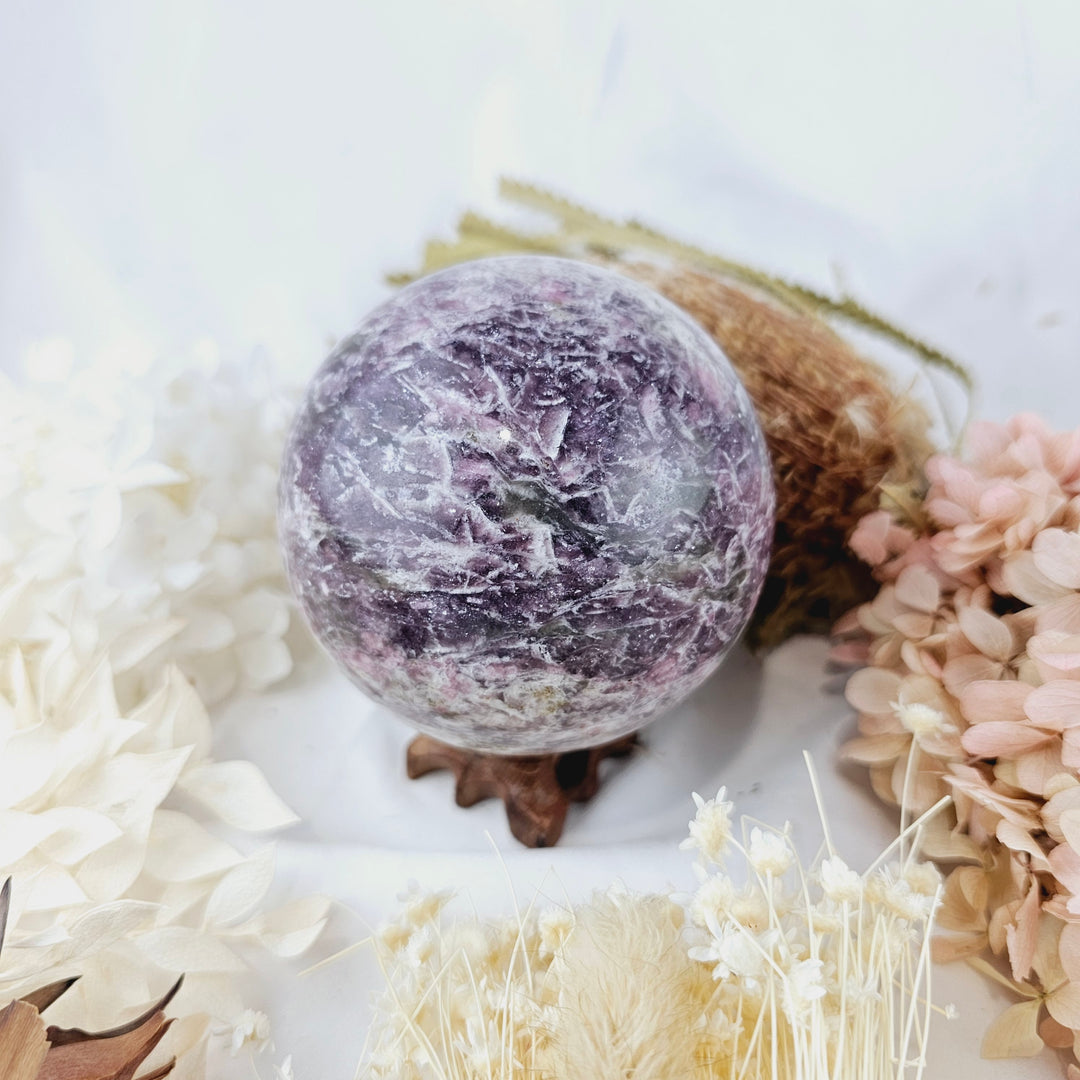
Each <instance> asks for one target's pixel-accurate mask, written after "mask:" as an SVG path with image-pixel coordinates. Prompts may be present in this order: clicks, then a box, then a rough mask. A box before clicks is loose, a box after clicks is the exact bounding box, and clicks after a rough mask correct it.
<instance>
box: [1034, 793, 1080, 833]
mask: <svg viewBox="0 0 1080 1080" xmlns="http://www.w3.org/2000/svg"><path fill="white" fill-rule="evenodd" d="M1069 810H1076V811H1080V784H1076V785H1073V786H1072V787H1067V788H1064V789H1063V790H1062V791H1058V792H1056V793H1055V794H1053V795H1051V796H1050V798H1049V799H1047V800H1046V805H1045V806H1044V807H1043V808H1042V821H1043V827H1044V828H1045V829H1046V831H1047V833H1049V835H1050V837H1051V838H1052V839H1054V840H1056V841H1057V842H1058V843H1059V844H1060V843H1062V842H1063V841H1064V840H1065V833H1064V832H1063V831H1062V828H1061V818H1062V816H1063V815H1064V814H1065V813H1066V812H1067V811H1069Z"/></svg>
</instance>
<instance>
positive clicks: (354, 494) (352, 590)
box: [279, 256, 773, 754]
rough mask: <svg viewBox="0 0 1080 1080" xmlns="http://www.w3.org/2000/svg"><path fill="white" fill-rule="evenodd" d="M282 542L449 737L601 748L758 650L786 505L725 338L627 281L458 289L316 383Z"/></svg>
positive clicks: (310, 593)
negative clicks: (745, 648)
mask: <svg viewBox="0 0 1080 1080" xmlns="http://www.w3.org/2000/svg"><path fill="white" fill-rule="evenodd" d="M279 518H280V531H281V539H282V544H283V549H284V553H285V559H286V565H287V569H288V575H289V578H290V581H291V582H292V586H293V588H294V590H295V592H296V594H297V596H298V597H299V599H300V601H301V603H302V605H303V608H304V611H305V613H306V615H307V618H308V621H309V622H310V624H311V627H312V629H313V630H314V632H315V634H316V636H317V637H318V638H319V639H320V640H321V641H322V643H323V645H324V646H325V647H326V648H327V649H328V650H329V652H330V654H331V655H332V656H333V657H334V659H335V660H336V661H337V662H338V663H339V664H340V665H341V667H342V668H343V669H344V670H345V672H347V674H348V675H349V676H350V677H351V678H352V679H353V680H354V681H355V682H356V683H357V684H358V685H359V686H360V687H361V688H362V689H363V690H365V691H366V692H367V693H368V694H369V695H370V696H371V697H373V698H375V699H377V700H378V701H381V702H384V703H385V704H386V705H387V706H389V707H390V708H391V709H393V710H394V711H395V712H397V713H399V714H401V715H402V716H403V717H405V718H407V719H408V720H410V721H411V722H412V723H413V724H414V725H415V726H416V727H418V728H420V729H421V730H423V731H425V732H428V733H429V734H431V735H434V736H435V737H436V738H439V739H442V740H444V741H446V742H449V743H453V744H456V745H458V746H463V747H467V748H472V749H477V750H487V751H494V752H496V753H505V754H526V753H543V752H551V751H557V750H572V749H578V748H582V747H586V746H596V745H599V744H601V743H604V742H606V741H608V740H611V739H615V738H618V737H620V736H622V735H625V734H628V733H630V732H631V731H634V730H636V729H638V728H640V727H641V726H642V725H643V724H644V723H646V722H647V721H649V720H650V719H652V718H653V717H655V716H656V715H658V714H659V713H661V712H663V711H664V710H666V709H668V708H670V707H671V706H673V705H674V704H676V703H677V702H678V701H680V700H681V699H682V698H684V697H685V696H686V695H687V694H689V693H690V692H691V691H692V690H693V689H694V688H695V687H696V686H698V685H699V684H700V683H701V682H702V681H703V680H704V679H705V678H706V677H707V676H708V675H709V674H710V673H711V672H712V671H713V670H714V669H715V668H716V666H717V665H718V664H719V662H720V660H721V658H722V657H723V655H724V653H725V652H726V651H727V649H728V648H729V647H730V645H731V644H732V642H733V641H734V640H735V639H736V637H737V636H738V635H739V633H740V632H741V630H742V629H743V627H744V625H745V623H746V621H747V619H748V618H749V616H750V613H751V611H752V609H753V606H754V603H755V601H756V599H757V595H758V592H759V589H760V587H761V583H762V581H763V579H764V575H765V569H766V565H767V562H768V557H769V547H770V542H771V537H772V527H773V486H772V473H771V471H770V467H769V461H768V455H767V452H766V450H765V445H764V442H763V439H762V435H761V431H760V429H759V427H758V424H757V420H756V417H755V415H754V412H753V409H752V407H751V405H750V402H749V400H748V399H747V396H746V393H745V392H744V390H743V388H742V386H741V384H740V383H739V381H738V378H737V377H736V375H735V373H734V371H733V370H732V368H731V366H730V364H729V363H728V362H727V360H726V359H725V358H724V356H723V354H722V353H721V352H720V351H719V349H718V348H717V347H716V345H715V344H714V343H713V342H712V340H711V339H710V338H709V337H707V335H706V334H705V333H704V332H703V331H702V330H701V329H700V328H699V327H698V326H697V325H696V324H695V323H694V322H692V321H691V320H690V319H689V317H687V316H686V315H684V314H683V313H682V312H681V311H679V310H678V309H677V308H676V307H674V306H673V305H672V304H670V303H669V302H668V301H666V300H665V299H663V298H662V297H660V296H658V295H657V294H655V293H654V292H652V291H651V290H649V289H647V288H645V287H644V286H642V285H639V284H637V283H636V282H633V281H630V280H628V279H626V278H623V277H622V276H620V275H617V274H614V273H612V272H610V271H607V270H603V269H599V268H595V267H592V266H589V265H586V264H583V263H577V262H573V261H570V260H565V259H555V258H546V257H539V256H522V257H511V258H496V259H483V260H479V261H477V262H472V263H466V264H463V265H460V266H456V267H453V268H451V269H449V270H444V271H442V272H441V273H437V274H434V275H432V276H431V277H428V278H424V279H423V280H421V281H418V282H416V283H415V284H413V285H410V286H409V287H408V288H406V289H404V290H402V291H401V292H400V293H398V294H397V295H396V296H395V297H394V298H393V299H391V300H390V301H388V302H387V303H385V304H383V305H382V306H381V307H379V308H377V309H376V310H375V311H374V312H372V314H371V315H369V316H368V318H367V319H366V320H365V321H364V322H363V323H362V324H361V326H360V328H359V329H358V330H357V331H356V333H354V334H353V335H352V336H351V337H350V338H348V339H346V340H345V341H344V342H343V343H342V344H341V345H339V346H338V348H337V349H336V350H335V351H334V352H333V353H332V354H331V356H330V357H329V359H328V360H327V361H326V362H325V363H324V364H323V366H322V367H321V368H320V369H319V371H318V373H317V374H316V375H315V377H314V379H313V380H312V382H311V384H310V386H309V387H308V389H307V393H306V397H305V399H304V402H303V404H302V406H301V408H300V411H299V414H298V416H297V418H296V421H295V424H294V426H293V429H292V432H291V435H290V438H289V441H288V445H287V448H286V451H285V457H284V463H283V468H282V475H281V489H280V512H279Z"/></svg>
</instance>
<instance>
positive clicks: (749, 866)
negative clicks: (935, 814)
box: [681, 773, 942, 1080]
mask: <svg viewBox="0 0 1080 1080" xmlns="http://www.w3.org/2000/svg"><path fill="white" fill-rule="evenodd" d="M811 776H813V773H811ZM815 784H816V780H815ZM700 809H701V811H703V812H705V813H707V814H708V813H709V812H710V811H709V808H708V807H707V806H702V807H701V808H700ZM936 809H937V808H935V810H936ZM923 824H924V822H923V820H920V822H918V823H916V824H915V825H913V826H910V827H909V828H908V829H907V830H906V832H905V833H904V834H903V835H902V836H901V838H900V839H899V840H898V841H897V843H896V844H895V845H894V848H895V849H896V851H897V858H896V861H895V862H893V863H891V864H887V865H886V858H887V857H888V856H889V855H890V854H891V852H886V853H884V854H883V855H882V857H881V858H880V859H879V860H878V863H877V864H875V866H873V867H871V869H870V870H869V871H867V873H866V874H864V875H860V874H858V873H856V872H855V871H854V870H852V869H851V868H850V867H849V866H848V865H847V863H845V862H844V860H843V859H842V858H841V857H840V856H839V855H838V854H837V853H836V852H835V851H834V850H832V848H831V846H830V845H827V847H826V850H825V851H824V852H823V853H822V854H821V855H820V856H819V858H818V859H817V860H816V861H815V862H814V863H812V864H811V865H810V866H809V867H808V868H804V867H803V866H802V864H801V863H800V860H799V857H798V853H797V851H796V849H795V846H794V844H793V843H792V840H791V836H790V827H789V826H787V825H785V826H784V828H783V829H781V830H777V829H768V828H762V827H759V826H756V825H749V824H747V823H744V825H743V839H742V842H741V843H740V842H739V841H737V840H735V839H732V840H730V842H729V845H728V848H729V851H730V852H731V853H732V855H733V856H741V861H742V862H743V863H744V864H745V871H748V872H749V882H748V884H746V885H744V886H743V887H742V888H741V889H737V888H736V885H735V882H734V881H733V880H732V878H731V877H730V876H729V875H728V873H727V870H726V865H725V864H724V863H716V864H715V868H714V869H712V870H711V871H709V870H708V869H707V867H706V865H705V864H704V863H703V862H702V861H701V860H699V861H698V866H697V871H698V878H699V881H700V885H699V887H698V889H697V891H696V893H695V894H694V895H693V896H690V897H683V898H681V899H682V902H683V904H684V906H685V909H686V912H687V923H688V926H687V931H686V934H687V939H688V941H689V942H690V946H691V948H690V956H691V957H692V958H693V959H694V960H697V961H699V962H700V963H703V964H707V965H709V967H710V969H711V972H712V977H713V978H714V979H715V980H717V981H718V984H719V985H720V986H721V987H722V994H721V998H722V1000H723V1001H724V1002H727V1003H728V1004H727V1008H728V1009H729V1017H728V1018H729V1019H730V1020H734V1019H735V1016H736V1014H732V1013H730V1010H731V1009H737V1017H738V1020H739V1022H740V1024H741V1033H740V1037H739V1048H738V1053H739V1055H740V1058H741V1061H742V1062H744V1063H745V1062H746V1061H751V1062H752V1065H750V1066H748V1068H749V1072H748V1073H747V1074H746V1075H749V1076H769V1075H772V1074H771V1073H770V1071H769V1070H770V1069H771V1068H772V1064H773V1062H774V1061H775V1060H776V1059H777V1054H780V1055H781V1056H782V1057H783V1059H784V1060H785V1061H786V1062H789V1063H790V1064H791V1069H790V1072H784V1073H783V1075H785V1076H786V1075H791V1076H797V1077H799V1078H800V1080H817V1078H821V1080H825V1078H830V1080H846V1078H848V1077H850V1078H852V1080H854V1078H856V1077H858V1078H866V1080H870V1078H875V1077H882V1078H884V1077H886V1076H889V1077H893V1076H901V1075H903V1076H908V1075H911V1076H919V1075H921V1073H922V1070H923V1067H924V1057H923V1047H924V1044H925V1032H926V1027H927V1024H928V1022H929V1009H930V1005H929V1002H928V998H927V993H926V990H927V984H926V974H927V971H926V968H927V964H928V962H929V941H930V929H931V925H932V920H933V916H934V913H935V911H936V910H937V908H938V906H939V904H940V898H941V892H942V882H941V878H940V876H939V875H938V874H937V872H936V871H935V870H934V869H933V867H931V866H929V865H928V864H926V863H924V862H922V861H920V860H919V859H918V858H917V845H916V844H912V843H911V842H910V838H911V836H913V835H919V834H920V831H921V828H922V826H923ZM826 835H828V833H827V832H826ZM718 899H720V901H721V902H719V903H718V902H717V900H718ZM897 1062H900V1063H902V1065H903V1069H904V1071H902V1072H897V1071H896V1068H897ZM740 1067H742V1066H741V1065H740Z"/></svg>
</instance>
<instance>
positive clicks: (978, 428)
mask: <svg viewBox="0 0 1080 1080" xmlns="http://www.w3.org/2000/svg"><path fill="white" fill-rule="evenodd" d="M1010 442H1012V435H1011V433H1010V432H1009V430H1008V429H1007V428H1006V427H1005V426H1004V425H1003V424H997V423H994V422H993V421H991V420H977V421H975V423H973V424H972V425H971V426H970V427H969V428H968V430H967V434H966V436H965V437H964V454H965V456H966V457H967V458H968V459H969V460H971V461H975V462H979V463H982V462H992V461H995V460H996V459H997V458H998V457H999V456H1000V455H1001V454H1003V453H1004V452H1005V450H1006V449H1007V448H1008V446H1009V443H1010Z"/></svg>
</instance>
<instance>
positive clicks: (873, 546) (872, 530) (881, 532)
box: [848, 510, 915, 566]
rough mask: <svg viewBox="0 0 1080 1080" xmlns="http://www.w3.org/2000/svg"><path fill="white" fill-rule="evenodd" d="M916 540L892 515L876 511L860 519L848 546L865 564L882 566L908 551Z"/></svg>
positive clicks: (883, 511)
mask: <svg viewBox="0 0 1080 1080" xmlns="http://www.w3.org/2000/svg"><path fill="white" fill-rule="evenodd" d="M914 539H915V534H914V533H913V532H912V531H911V530H910V529H907V528H905V527H903V526H901V525H898V524H897V523H896V522H895V521H893V518H892V515H891V514H889V513H888V512H887V511H885V510H876V511H874V512H873V513H870V514H866V515H865V516H864V517H863V518H861V519H860V521H859V523H858V524H857V525H856V526H855V529H854V531H853V532H852V534H851V538H850V539H849V540H848V544H849V545H850V547H851V550H852V551H854V552H855V554H856V555H858V556H859V558H860V559H862V560H863V562H865V563H868V564H869V565H870V566H880V565H881V564H882V563H884V562H886V561H888V560H889V559H891V558H893V557H894V556H895V555H899V554H902V553H903V552H904V551H906V550H907V549H908V548H909V547H910V546H911V542H912V541H913V540H914Z"/></svg>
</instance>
